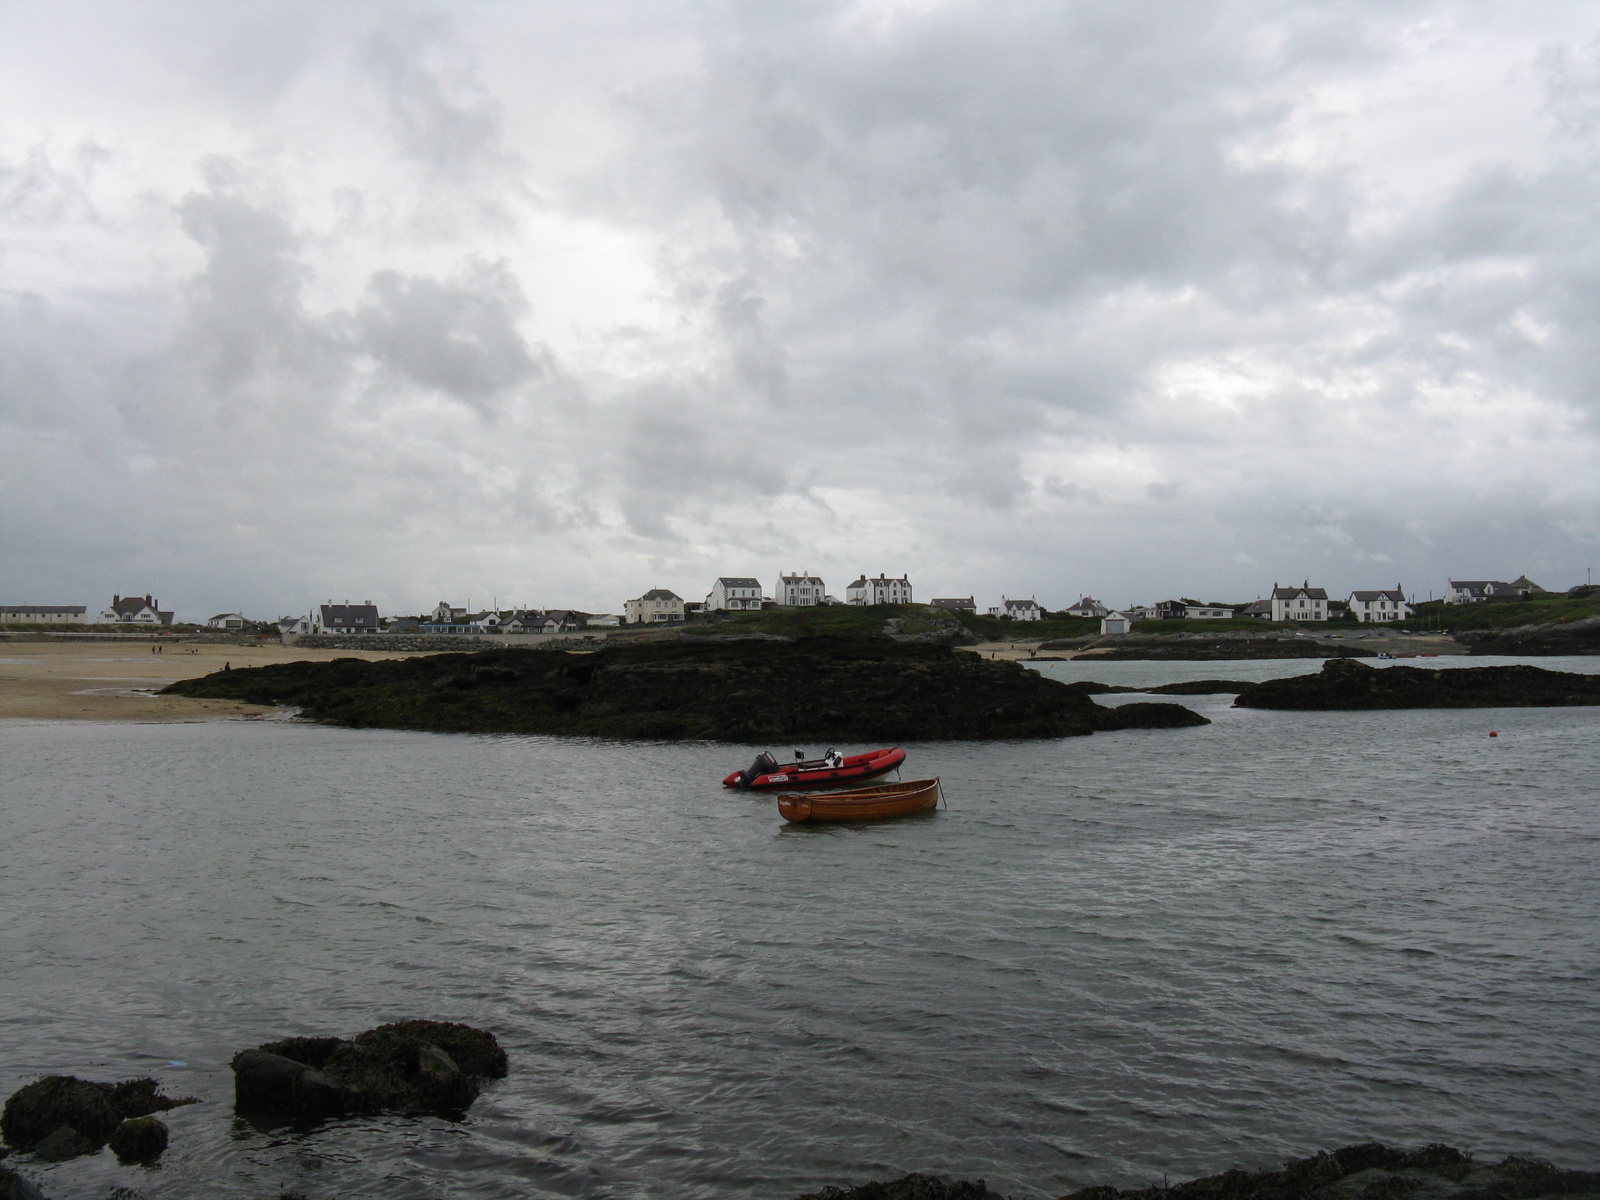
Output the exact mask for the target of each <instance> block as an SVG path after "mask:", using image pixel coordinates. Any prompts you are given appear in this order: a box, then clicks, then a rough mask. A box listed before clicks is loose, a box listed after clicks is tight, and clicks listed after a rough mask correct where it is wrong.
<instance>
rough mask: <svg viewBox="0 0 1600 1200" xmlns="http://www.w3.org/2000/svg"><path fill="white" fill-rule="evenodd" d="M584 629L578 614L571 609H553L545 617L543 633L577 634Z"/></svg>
mask: <svg viewBox="0 0 1600 1200" xmlns="http://www.w3.org/2000/svg"><path fill="white" fill-rule="evenodd" d="M582 628H583V622H582V620H581V619H580V618H579V616H578V614H577V613H575V612H573V611H572V610H571V609H570V608H552V609H551V610H550V611H549V612H547V613H545V615H544V625H543V627H542V628H541V629H540V631H539V632H541V633H577V632H578V630H580V629H582Z"/></svg>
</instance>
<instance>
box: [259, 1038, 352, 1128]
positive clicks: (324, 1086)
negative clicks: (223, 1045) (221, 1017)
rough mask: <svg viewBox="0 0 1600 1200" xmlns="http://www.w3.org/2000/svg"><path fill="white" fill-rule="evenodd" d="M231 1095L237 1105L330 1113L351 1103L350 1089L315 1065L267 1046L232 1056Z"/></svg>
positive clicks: (314, 1114)
mask: <svg viewBox="0 0 1600 1200" xmlns="http://www.w3.org/2000/svg"><path fill="white" fill-rule="evenodd" d="M232 1066H233V1098H234V1104H235V1105H236V1106H237V1107H238V1108H240V1109H246V1110H249V1109H262V1110H267V1111H273V1112H287V1113H293V1114H295V1115H296V1116H300V1117H332V1116H337V1115H339V1114H340V1113H343V1112H347V1111H349V1110H350V1108H351V1107H352V1097H351V1096H350V1093H349V1090H348V1089H347V1088H345V1087H344V1086H343V1085H342V1084H340V1083H338V1082H336V1081H335V1080H333V1079H332V1078H330V1077H329V1076H327V1075H325V1074H323V1072H321V1071H319V1070H318V1069H317V1068H315V1067H311V1066H307V1065H306V1064H305V1063H303V1062H296V1061H295V1060H294V1059H292V1058H286V1057H284V1056H283V1055H281V1054H272V1053H270V1052H268V1051H266V1050H241V1051H240V1052H239V1053H238V1054H235V1055H234V1056H233V1062H232Z"/></svg>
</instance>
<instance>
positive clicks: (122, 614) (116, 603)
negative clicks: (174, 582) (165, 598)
mask: <svg viewBox="0 0 1600 1200" xmlns="http://www.w3.org/2000/svg"><path fill="white" fill-rule="evenodd" d="M100 624H102V625H171V624H172V614H171V613H169V612H162V611H161V601H159V600H153V599H151V598H150V596H148V595H146V596H145V597H144V599H142V600H141V599H140V598H139V597H138V596H112V597H111V607H110V608H106V609H102V610H101V611H100Z"/></svg>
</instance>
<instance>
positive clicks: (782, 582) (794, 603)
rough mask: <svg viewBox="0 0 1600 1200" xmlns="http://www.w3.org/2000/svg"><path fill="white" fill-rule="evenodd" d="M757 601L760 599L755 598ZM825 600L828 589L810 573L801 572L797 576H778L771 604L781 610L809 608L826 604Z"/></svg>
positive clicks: (758, 605)
mask: <svg viewBox="0 0 1600 1200" xmlns="http://www.w3.org/2000/svg"><path fill="white" fill-rule="evenodd" d="M757 599H758V600H759V599H760V597H759V596H757ZM827 600H828V589H827V588H826V587H824V586H823V583H822V580H821V579H819V578H818V577H817V576H815V575H813V574H812V573H811V572H810V571H802V572H801V573H800V574H798V575H779V576H778V585H777V586H776V587H775V588H773V589H772V602H773V603H774V604H776V605H778V606H780V607H782V608H810V607H811V606H812V605H814V604H826V603H827ZM756 607H757V608H760V607H761V605H760V604H757V605H756Z"/></svg>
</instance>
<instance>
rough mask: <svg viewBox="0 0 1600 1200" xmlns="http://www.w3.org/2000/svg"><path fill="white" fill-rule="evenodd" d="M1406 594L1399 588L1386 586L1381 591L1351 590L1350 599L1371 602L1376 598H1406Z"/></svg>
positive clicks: (1364, 602)
mask: <svg viewBox="0 0 1600 1200" xmlns="http://www.w3.org/2000/svg"><path fill="white" fill-rule="evenodd" d="M1405 598H1406V594H1405V593H1404V592H1402V591H1401V590H1400V589H1399V588H1386V589H1385V590H1383V591H1381V592H1351V593H1350V599H1352V600H1359V601H1361V602H1362V603H1363V604H1370V603H1371V602H1372V601H1374V600H1404V599H1405Z"/></svg>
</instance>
